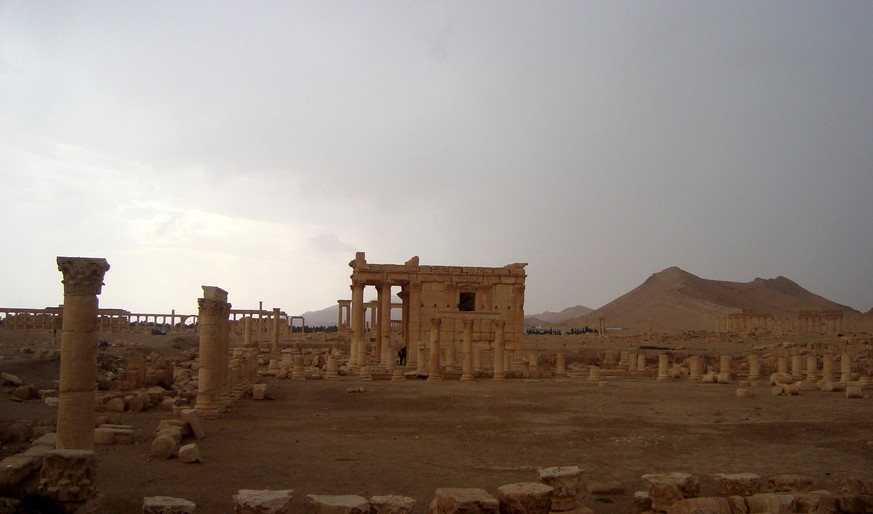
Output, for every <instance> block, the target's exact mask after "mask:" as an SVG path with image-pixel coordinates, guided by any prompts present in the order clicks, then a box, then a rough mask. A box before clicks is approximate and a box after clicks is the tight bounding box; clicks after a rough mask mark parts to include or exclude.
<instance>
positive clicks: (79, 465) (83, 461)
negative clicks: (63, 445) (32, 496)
mask: <svg viewBox="0 0 873 514" xmlns="http://www.w3.org/2000/svg"><path fill="white" fill-rule="evenodd" d="M96 474H97V458H96V456H95V454H94V452H93V451H90V450H48V451H46V452H45V453H44V454H43V459H42V468H41V469H40V473H39V490H40V493H41V494H42V495H44V496H48V497H50V498H54V499H55V500H57V501H59V502H84V501H87V500H88V499H89V498H91V497H92V496H94V495H95V494H96V493H97V488H96V485H95V483H94V478H95V476H96Z"/></svg>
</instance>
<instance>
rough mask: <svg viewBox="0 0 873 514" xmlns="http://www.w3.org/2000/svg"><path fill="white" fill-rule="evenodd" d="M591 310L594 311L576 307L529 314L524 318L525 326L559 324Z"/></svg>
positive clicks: (579, 306)
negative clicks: (538, 323) (530, 324)
mask: <svg viewBox="0 0 873 514" xmlns="http://www.w3.org/2000/svg"><path fill="white" fill-rule="evenodd" d="M593 310H594V309H589V308H588V307H585V306H584V305H577V306H575V307H567V308H566V309H564V310H562V311H561V312H551V311H546V312H543V313H541V314H530V315H528V316H525V324H528V322H532V323H536V322H542V323H561V322H563V321H567V320H569V319H573V318H578V317H579V316H584V315H586V314H588V313H589V312H591V311H593Z"/></svg>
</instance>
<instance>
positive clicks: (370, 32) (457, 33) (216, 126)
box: [0, 0, 873, 314]
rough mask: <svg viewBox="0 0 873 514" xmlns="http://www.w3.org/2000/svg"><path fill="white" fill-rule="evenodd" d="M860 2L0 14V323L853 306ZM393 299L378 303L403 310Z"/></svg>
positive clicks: (865, 281)
mask: <svg viewBox="0 0 873 514" xmlns="http://www.w3.org/2000/svg"><path fill="white" fill-rule="evenodd" d="M871 25H873V2H869V1H857V2H852V1H839V2H826V1H815V2H803V1H794V0H791V1H767V2H736V1H734V0H730V1H723V2H719V1H706V2H699V1H688V2H667V1H646V2H643V1H639V2H621V1H615V0H609V1H605V2H595V1H582V2H573V1H545V2H513V1H506V0H500V1H476V0H472V1H467V0H464V1H423V2H400V1H397V2H374V1H366V0H362V1H346V2H329V1H311V2H309V1H306V2H285V1H282V2H267V1H261V2H255V3H250V2H239V1H234V2H221V1H209V2H205V1H203V2H198V1H190V2H175V1H172V2H170V1H152V2H132V1H130V2H128V1H100V2H89V1H81V2H66V1H58V2H51V1H40V2H32V1H9V0H0V217H2V220H3V224H2V231H0V248H2V251H0V269H2V273H0V306H4V307H37V308H41V307H45V306H48V305H57V304H59V303H61V302H62V300H63V294H62V291H63V290H62V286H61V282H60V281H61V274H60V272H58V271H57V266H56V264H55V258H56V256H58V255H68V256H90V257H105V258H106V259H107V260H108V261H109V263H110V265H111V267H112V268H111V269H110V270H109V272H108V273H107V274H106V279H105V283H106V285H105V287H104V288H103V294H102V295H101V297H100V305H101V307H115V308H125V309H128V310H132V311H135V312H169V310H170V309H176V311H177V312H195V311H196V308H197V303H196V299H197V298H198V297H199V296H201V289H200V286H201V285H203V284H206V285H216V286H219V287H222V288H224V289H226V290H227V291H229V293H230V294H229V299H230V302H231V303H232V304H233V305H234V307H236V308H257V305H258V301H263V302H264V306H265V308H272V307H281V308H283V309H284V310H286V311H287V312H289V313H292V314H299V313H302V312H304V311H308V310H317V309H321V308H323V307H327V306H330V305H333V304H335V303H336V300H337V299H338V298H350V295H351V292H350V289H349V285H350V280H349V275H350V273H351V269H350V268H349V267H348V262H349V261H350V260H352V259H353V258H354V255H355V251H365V252H367V260H368V261H369V262H374V263H403V262H404V261H406V260H408V259H409V258H410V257H412V256H413V255H418V256H420V258H421V263H422V264H436V265H468V266H502V265H505V264H508V263H513V262H527V263H529V265H528V267H527V273H528V278H527V290H526V303H525V310H526V312H527V313H529V314H533V313H538V312H541V311H544V310H561V309H563V308H565V307H569V306H573V305H577V304H582V305H585V306H588V307H591V308H597V307H600V306H602V305H604V304H606V303H608V302H610V301H612V300H614V299H615V298H617V297H618V296H620V295H622V294H624V293H626V292H627V291H629V290H630V289H632V288H634V287H636V286H637V285H639V284H640V283H642V282H643V281H644V280H645V279H646V278H647V277H648V276H649V275H651V274H652V273H656V272H658V271H660V270H662V269H664V268H667V267H670V266H679V267H680V268H682V269H684V270H686V271H688V272H690V273H693V274H695V275H698V276H701V277H704V278H710V279H717V280H730V281H737V282H748V281H751V280H753V279H754V278H756V277H762V278H773V277H776V276H779V275H783V276H785V277H788V278H790V279H792V280H794V281H795V282H798V283H799V284H800V285H801V286H803V287H805V288H807V289H809V290H811V291H812V292H814V293H817V294H820V295H822V296H825V297H826V298H829V299H831V300H834V301H836V302H839V303H842V304H846V305H849V306H851V307H854V308H856V309H859V310H863V311H866V310H869V309H870V308H871V306H873V30H871V29H870V27H871ZM394 292H395V293H396V292H397V290H396V289H395V291H394Z"/></svg>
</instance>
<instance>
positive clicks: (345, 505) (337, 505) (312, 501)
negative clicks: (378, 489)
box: [306, 494, 370, 514]
mask: <svg viewBox="0 0 873 514" xmlns="http://www.w3.org/2000/svg"><path fill="white" fill-rule="evenodd" d="M306 497H307V498H308V499H309V507H308V509H307V512H309V513H310V514H368V513H369V512H370V501H369V500H367V499H366V498H363V497H361V496H357V495H354V494H308V495H306Z"/></svg>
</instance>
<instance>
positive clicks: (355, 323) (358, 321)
mask: <svg viewBox="0 0 873 514" xmlns="http://www.w3.org/2000/svg"><path fill="white" fill-rule="evenodd" d="M365 346H366V345H365V344H364V283H363V282H353V283H352V347H351V354H350V355H349V367H357V366H366V365H367V358H366V353H365V352H366V349H365V348H364V347H365Z"/></svg>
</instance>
